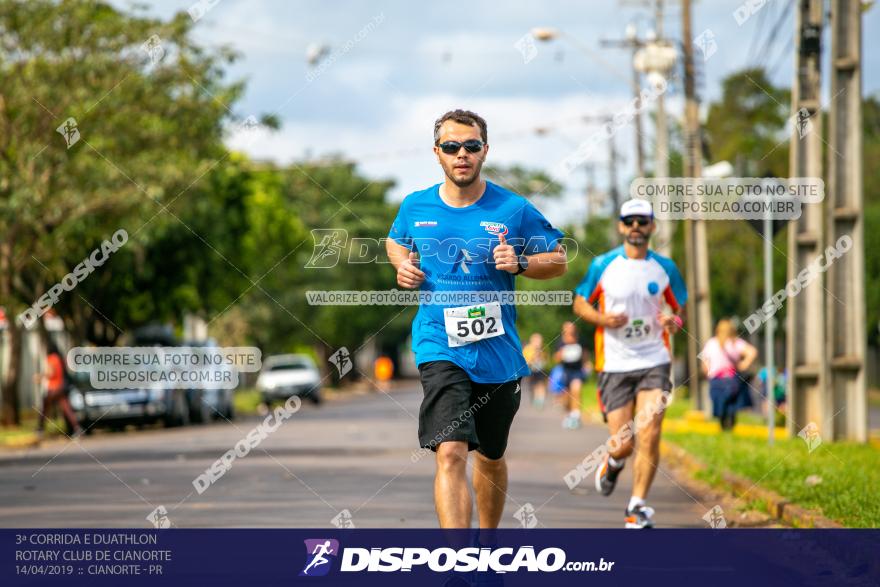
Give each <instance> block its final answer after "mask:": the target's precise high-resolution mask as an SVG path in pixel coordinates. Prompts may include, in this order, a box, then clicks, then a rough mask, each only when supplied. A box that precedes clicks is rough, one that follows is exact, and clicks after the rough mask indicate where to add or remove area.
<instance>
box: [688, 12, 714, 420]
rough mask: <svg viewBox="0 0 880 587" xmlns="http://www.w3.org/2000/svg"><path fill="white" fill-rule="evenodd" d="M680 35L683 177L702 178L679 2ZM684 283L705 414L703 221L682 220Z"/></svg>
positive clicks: (692, 370)
mask: <svg viewBox="0 0 880 587" xmlns="http://www.w3.org/2000/svg"><path fill="white" fill-rule="evenodd" d="M681 14H682V35H683V37H684V38H683V43H682V45H683V47H684V93H685V110H684V118H685V120H684V122H685V125H684V126H685V129H684V130H685V143H686V145H685V167H684V175H685V177H692V178H699V177H701V176H702V138H701V136H700V113H699V105H698V103H697V94H696V83H695V79H694V45H693V44H694V37H693V34H692V31H691V2H690V0H682V2H681ZM684 228H685V235H684V236H685V238H684V241H685V255H686V259H687V273H686V281H687V288H688V302H687V325H686V326H685V330H686V331H687V334H688V377H689V379H688V387H689V389H690V394H691V400H692V401H693V402H694V407H695V408H696V409H697V410H703V411H708V410H709V393H708V389H707V386H706V382H705V380H704V378H703V376H702V371H701V368H700V362H699V359H698V358H697V354H698V353H699V352H700V351H701V350H702V348H703V345H704V344H705V343H706V341H707V340H709V338H710V336H711V330H712V324H711V321H712V315H711V312H710V308H709V301H710V300H709V259H708V251H707V247H706V223H705V221H703V220H685V221H684Z"/></svg>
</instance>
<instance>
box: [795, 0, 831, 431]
mask: <svg viewBox="0 0 880 587" xmlns="http://www.w3.org/2000/svg"><path fill="white" fill-rule="evenodd" d="M823 3H824V2H823V0H798V11H797V15H796V17H795V39H796V46H795V75H794V86H793V87H792V92H791V108H792V111H793V112H794V113H795V120H797V121H800V123H799V124H798V123H795V127H796V128H795V129H794V130H793V132H792V135H791V148H790V152H789V175H790V176H791V177H793V178H800V177H819V178H821V177H822V108H821V91H822V75H821V71H820V65H821V56H822V47H821V40H822V29H823V27H824V26H825V25H824V11H823ZM807 125H809V126H807ZM807 129H809V130H808V131H807ZM824 223H825V213H824V210H823V205H822V204H805V205H803V206H802V208H801V217H800V218H798V219H797V220H792V221H791V222H789V224H788V251H789V254H788V279H789V280H791V279H794V278H795V277H796V276H797V274H798V273H800V272H801V271H802V270H803V269H804V268H806V267H807V266H808V265H809V264H810V263H811V262H812V261H813V259H816V258H817V257H818V256H820V255H821V254H822V251H824V250H825V239H824V232H825V225H824ZM825 298H826V294H825V276H824V275H822V274H818V275H816V276H815V280H814V281H813V282H812V283H810V284H809V285H808V286H806V287H805V288H803V290H802V291H801V293H799V294H798V295H796V296H794V297H791V298H789V299H788V301H787V302H786V306H787V319H786V327H787V328H786V330H787V336H786V355H785V365H786V370H787V372H788V381H787V383H786V385H787V389H786V395H787V396H788V397H789V402H788V418H787V422H788V433H789V435H790V436H793V435H795V434H797V433H798V432H799V431H800V430H802V429H803V428H804V427H805V426H807V425H808V424H809V423H810V422H814V423H815V424H816V425H818V426H819V428H820V431H821V433H823V434H824V433H825V432H826V423H827V419H828V418H829V417H830V416H831V414H833V413H834V411H833V410H832V406H831V402H830V398H831V394H830V393H828V391H827V390H828V353H827V352H826V346H827V337H826V325H825ZM834 313H835V312H834V310H833V309H832V315H833V314H834Z"/></svg>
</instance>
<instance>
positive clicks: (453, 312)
mask: <svg viewBox="0 0 880 587" xmlns="http://www.w3.org/2000/svg"><path fill="white" fill-rule="evenodd" d="M443 320H444V321H445V323H446V337H447V339H448V342H449V346H450V347H457V346H464V345H466V344H471V343H472V342H477V341H478V340H483V339H485V338H492V337H493V336H501V335H502V334H504V323H503V322H502V321H501V304H499V303H498V302H490V303H488V304H477V305H476V306H461V307H459V308H444V310H443Z"/></svg>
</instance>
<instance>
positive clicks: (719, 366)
mask: <svg viewBox="0 0 880 587" xmlns="http://www.w3.org/2000/svg"><path fill="white" fill-rule="evenodd" d="M757 357H758V350H757V349H756V348H755V347H753V346H752V345H750V344H749V343H747V342H746V341H744V340H743V339H741V338H740V337H739V336H737V333H736V327H734V325H733V322H731V321H730V320H728V319H726V318H725V319H722V320H719V321H718V324H717V325H716V326H715V336H713V337H712V338H710V339H709V340H708V341H707V342H706V346H704V347H703V350H702V352H701V353H700V359H701V360H702V362H703V373H704V374H705V375H706V376H707V377H708V378H709V396H710V397H711V398H712V416H713V417H715V418H718V420H719V421H720V422H721V429H722V430H730V429H731V428H733V426H734V424H735V423H736V410H737V409H738V408H739V407H740V406H742V405H750V404H749V402H747V401H745V400H746V399H747V398H746V397H745V395H744V394H748V389H744V387H745V386H744V385H743V384H744V383H746V381H745V379H743V377H742V375H741V373H742V372H743V371H746V370H747V369H748V368H749V367H751V366H752V363H754V362H755V359H756V358H757Z"/></svg>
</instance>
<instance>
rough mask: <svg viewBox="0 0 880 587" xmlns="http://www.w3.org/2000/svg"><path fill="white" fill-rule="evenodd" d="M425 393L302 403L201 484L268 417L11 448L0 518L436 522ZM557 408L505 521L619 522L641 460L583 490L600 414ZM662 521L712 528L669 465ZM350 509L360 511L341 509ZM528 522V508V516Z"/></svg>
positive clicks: (204, 523)
mask: <svg viewBox="0 0 880 587" xmlns="http://www.w3.org/2000/svg"><path fill="white" fill-rule="evenodd" d="M420 397H421V391H420V389H419V388H418V386H417V384H408V385H404V386H403V387H402V388H400V389H397V390H395V391H392V392H391V393H389V394H383V393H372V394H366V395H357V396H353V397H348V398H344V399H339V400H335V401H328V402H325V404H324V405H322V406H320V407H314V406H311V405H307V404H306V405H303V406H302V409H301V410H300V411H298V412H297V413H295V414H293V415H292V416H291V417H290V419H288V420H287V421H286V422H285V423H284V424H283V425H282V426H281V427H280V428H278V429H277V430H276V431H275V432H274V433H272V434H271V435H269V436H268V437H267V438H265V440H264V441H263V442H262V443H261V444H260V445H259V446H258V447H257V448H255V449H253V450H252V451H251V452H250V453H249V454H248V455H247V456H245V457H242V458H236V460H235V461H234V462H233V464H232V468H231V469H230V470H229V471H227V472H226V473H225V474H224V475H223V476H222V477H220V478H219V479H217V480H216V482H214V483H213V484H212V485H210V486H209V487H207V489H206V490H205V491H204V492H203V493H201V494H199V493H198V492H197V491H196V490H195V489H194V486H193V480H194V479H195V478H196V477H197V476H198V475H199V474H200V473H203V472H204V471H205V470H206V469H207V468H208V467H210V465H211V464H212V463H213V462H214V461H215V460H217V459H218V458H219V457H220V456H221V455H223V453H225V452H226V451H227V450H229V449H230V448H232V447H233V446H234V445H235V444H236V443H237V442H238V441H239V440H241V439H242V438H244V437H245V436H246V435H247V433H248V432H249V431H250V430H251V429H253V428H254V427H255V426H257V425H258V424H259V423H260V421H261V418H258V417H256V416H250V417H246V418H239V419H237V420H235V421H234V422H233V423H231V424H230V423H226V422H223V423H217V424H211V425H208V426H192V427H188V428H182V429H172V430H161V429H151V430H142V431H129V432H123V433H109V432H107V433H102V432H99V433H96V434H95V435H93V436H90V437H87V438H84V439H82V440H81V441H78V442H70V441H67V440H64V441H56V442H53V443H47V444H46V445H44V446H42V447H40V448H37V449H27V450H19V451H15V452H3V453H0V526H2V527H43V528H45V527H145V528H146V527H151V523H150V522H149V521H148V520H147V516H148V515H149V514H150V513H151V512H153V511H154V509H155V508H157V507H160V506H161V507H164V508H165V510H166V511H167V517H168V519H169V520H170V521H171V523H172V524H173V525H174V526H176V527H182V528H186V527H314V528H318V527H331V526H333V525H335V524H334V519H336V520H337V522H336V523H337V524H338V523H340V520H341V519H347V520H348V521H349V522H350V523H351V524H353V525H354V526H355V527H359V528H360V527H373V528H404V527H410V528H411V527H436V525H437V521H436V517H435V513H434V507H433V501H432V484H433V458H432V456H431V455H427V456H424V457H423V458H419V455H418V453H416V452H415V450H416V449H417V445H416V430H417V421H416V418H417V415H418V405H419V400H420ZM560 422H561V413H560V412H559V411H558V409H555V408H546V409H544V410H537V409H536V408H533V407H532V406H530V405H528V402H526V401H523V406H522V408H521V409H520V412H519V414H518V415H517V419H516V421H515V422H514V427H513V431H512V433H511V443H510V446H509V449H508V459H509V461H508V462H509V469H510V485H509V491H508V499H507V505H506V509H505V513H504V519H503V521H502V526H503V527H511V528H514V527H520V526H521V522H520V520H519V519H517V518H516V517H515V515H514V514H515V513H516V512H517V510H519V509H520V508H525V509H526V510H527V511H534V514H533V515H534V518H535V520H536V522H535V523H536V525H537V526H538V527H608V528H620V527H622V524H623V511H624V507H625V505H626V502H627V501H628V499H629V488H630V487H631V482H632V479H631V475H630V473H631V467H627V469H626V470H625V472H624V473H623V475H622V477H621V480H620V485H619V486H618V491H617V492H615V494H613V495H612V496H611V497H608V498H605V497H602V496H600V495H598V494H597V493H596V492H595V490H594V489H592V487H591V483H590V482H589V481H585V482H584V483H583V484H582V485H581V486H580V487H578V488H576V489H575V490H574V491H570V490H569V489H568V487H567V486H566V485H565V483H564V482H563V475H564V474H565V473H566V472H567V471H569V470H570V469H571V468H572V467H574V466H575V465H576V464H577V463H579V462H581V461H582V460H583V458H584V457H585V456H586V455H587V454H588V453H589V452H591V451H592V450H593V449H595V448H596V447H597V446H598V445H599V444H600V443H602V442H603V441H604V440H605V438H606V432H605V431H604V429H603V428H602V427H601V426H599V425H588V426H586V427H584V428H583V429H581V430H577V431H569V430H563V429H562V428H561V426H560ZM648 501H649V504H650V505H652V506H653V507H654V508H655V509H656V511H657V514H656V520H657V525H658V526H659V527H706V523H705V522H704V521H703V519H702V516H703V515H704V514H705V513H706V511H707V510H708V509H710V508H711V507H712V506H713V504H711V503H700V500H699V496H693V495H690V494H689V493H688V492H687V491H685V489H684V488H682V487H681V486H680V485H679V484H678V483H677V482H676V481H675V480H674V478H673V476H672V473H670V472H669V471H667V470H666V469H664V468H663V467H662V465H661V469H660V471H659V472H658V473H657V478H656V481H655V484H654V487H653V489H652V492H651V495H650V496H649V499H648ZM343 510H348V514H350V518H349V517H348V516H347V515H346V514H342V518H339V517H338V516H339V515H340V512H342V511H343ZM526 519H527V520H530V519H531V518H530V517H526Z"/></svg>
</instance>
